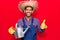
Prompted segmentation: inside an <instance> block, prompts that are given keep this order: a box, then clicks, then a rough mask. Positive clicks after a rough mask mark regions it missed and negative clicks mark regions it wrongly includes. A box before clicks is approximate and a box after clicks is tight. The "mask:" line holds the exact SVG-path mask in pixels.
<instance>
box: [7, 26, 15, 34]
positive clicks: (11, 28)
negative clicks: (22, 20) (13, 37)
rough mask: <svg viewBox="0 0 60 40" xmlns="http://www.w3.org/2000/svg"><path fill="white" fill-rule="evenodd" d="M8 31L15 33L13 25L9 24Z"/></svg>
mask: <svg viewBox="0 0 60 40" xmlns="http://www.w3.org/2000/svg"><path fill="white" fill-rule="evenodd" d="M8 32H9V33H10V34H14V33H15V28H13V26H11V27H10V28H9V29H8Z"/></svg>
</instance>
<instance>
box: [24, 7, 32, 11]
mask: <svg viewBox="0 0 60 40" xmlns="http://www.w3.org/2000/svg"><path fill="white" fill-rule="evenodd" d="M27 7H31V8H32V10H33V7H32V6H26V7H25V8H24V10H26V8H27Z"/></svg>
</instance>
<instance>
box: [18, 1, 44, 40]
mask: <svg viewBox="0 0 60 40" xmlns="http://www.w3.org/2000/svg"><path fill="white" fill-rule="evenodd" d="M18 7H19V8H20V10H22V11H23V12H24V13H25V17H24V18H22V19H20V20H19V21H18V22H17V24H18V25H20V26H21V27H23V28H24V30H25V29H26V28H27V27H28V26H30V28H29V29H28V31H27V32H26V34H25V35H24V38H22V40H36V29H38V31H39V32H44V29H41V28H40V23H39V20H38V19H37V18H34V17H32V14H33V12H34V11H35V10H36V7H37V1H25V2H22V3H20V4H19V5H18Z"/></svg>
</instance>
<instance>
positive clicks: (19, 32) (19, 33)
mask: <svg viewBox="0 0 60 40" xmlns="http://www.w3.org/2000/svg"><path fill="white" fill-rule="evenodd" d="M29 27H30V26H27V28H25V31H23V29H24V28H23V27H21V26H19V27H18V26H17V23H16V30H15V31H16V32H15V36H16V38H23V37H24V35H25V33H26V32H27V31H28V29H29Z"/></svg>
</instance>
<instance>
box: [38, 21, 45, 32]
mask: <svg viewBox="0 0 60 40" xmlns="http://www.w3.org/2000/svg"><path fill="white" fill-rule="evenodd" d="M37 29H38V31H39V32H41V33H42V32H44V29H41V28H40V22H39V20H37Z"/></svg>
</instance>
